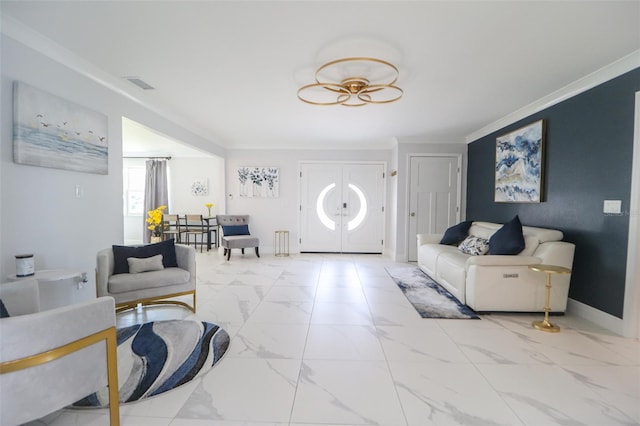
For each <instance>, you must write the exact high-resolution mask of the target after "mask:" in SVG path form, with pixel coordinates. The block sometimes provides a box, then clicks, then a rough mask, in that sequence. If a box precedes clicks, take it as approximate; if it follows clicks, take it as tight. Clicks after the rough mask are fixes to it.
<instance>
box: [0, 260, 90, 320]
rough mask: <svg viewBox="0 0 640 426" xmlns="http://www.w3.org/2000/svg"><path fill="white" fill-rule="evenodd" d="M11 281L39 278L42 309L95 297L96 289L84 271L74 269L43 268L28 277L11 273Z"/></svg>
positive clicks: (9, 278)
mask: <svg viewBox="0 0 640 426" xmlns="http://www.w3.org/2000/svg"><path fill="white" fill-rule="evenodd" d="M7 278H8V280H9V281H20V280H25V279H29V278H35V279H37V280H38V291H39V293H40V310H42V311H45V310H48V309H53V308H59V307H61V306H66V305H72V304H74V303H79V302H84V301H86V300H91V299H95V297H96V289H95V286H94V285H91V284H90V283H89V282H84V281H83V278H82V272H80V271H76V270H73V269H43V270H40V271H36V272H35V274H34V275H31V276H28V277H18V276H16V274H11V275H9V276H8V277H7Z"/></svg>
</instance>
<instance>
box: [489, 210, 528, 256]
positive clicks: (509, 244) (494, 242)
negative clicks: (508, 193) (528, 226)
mask: <svg viewBox="0 0 640 426" xmlns="http://www.w3.org/2000/svg"><path fill="white" fill-rule="evenodd" d="M522 250H524V236H523V235H522V223H520V218H519V217H518V216H517V215H516V217H514V218H513V219H511V220H510V221H509V222H507V223H505V224H504V225H502V228H500V229H498V230H497V231H496V232H495V233H494V234H493V235H492V236H491V238H489V254H510V255H514V254H518V253H520V252H521V251H522Z"/></svg>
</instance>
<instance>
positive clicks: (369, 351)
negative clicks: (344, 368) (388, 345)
mask: <svg viewBox="0 0 640 426" xmlns="http://www.w3.org/2000/svg"><path fill="white" fill-rule="evenodd" d="M304 359H333V360H338V359H342V360H346V359H350V360H369V361H375V360H380V361H382V360H384V359H385V357H384V353H383V352H382V346H381V345H380V340H379V339H378V335H377V333H376V329H375V328H374V327H373V326H370V325H344V324H340V325H317V324H312V325H311V326H310V327H309V335H308V337H307V344H306V348H305V351H304Z"/></svg>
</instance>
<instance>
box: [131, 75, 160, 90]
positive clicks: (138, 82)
mask: <svg viewBox="0 0 640 426" xmlns="http://www.w3.org/2000/svg"><path fill="white" fill-rule="evenodd" d="M123 78H124V79H126V80H129V82H131V83H133V84H135V85H136V86H138V87H139V88H141V89H142V90H153V89H155V87H153V86H151V85H150V84H148V83H147V82H145V81H143V80H142V79H141V78H140V77H123Z"/></svg>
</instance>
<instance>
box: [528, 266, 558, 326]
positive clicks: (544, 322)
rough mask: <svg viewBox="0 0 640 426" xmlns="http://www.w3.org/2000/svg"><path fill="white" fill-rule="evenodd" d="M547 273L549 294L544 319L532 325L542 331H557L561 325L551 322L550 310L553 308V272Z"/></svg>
mask: <svg viewBox="0 0 640 426" xmlns="http://www.w3.org/2000/svg"><path fill="white" fill-rule="evenodd" d="M546 274H547V284H546V286H545V287H546V288H547V296H546V301H545V304H544V319H543V320H542V321H533V322H532V323H531V325H533V327H534V328H536V329H538V330H542V331H548V332H549V333H557V332H559V331H560V327H558V326H557V325H555V324H551V323H550V322H549V311H550V310H551V308H550V307H549V303H550V298H551V272H546Z"/></svg>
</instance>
